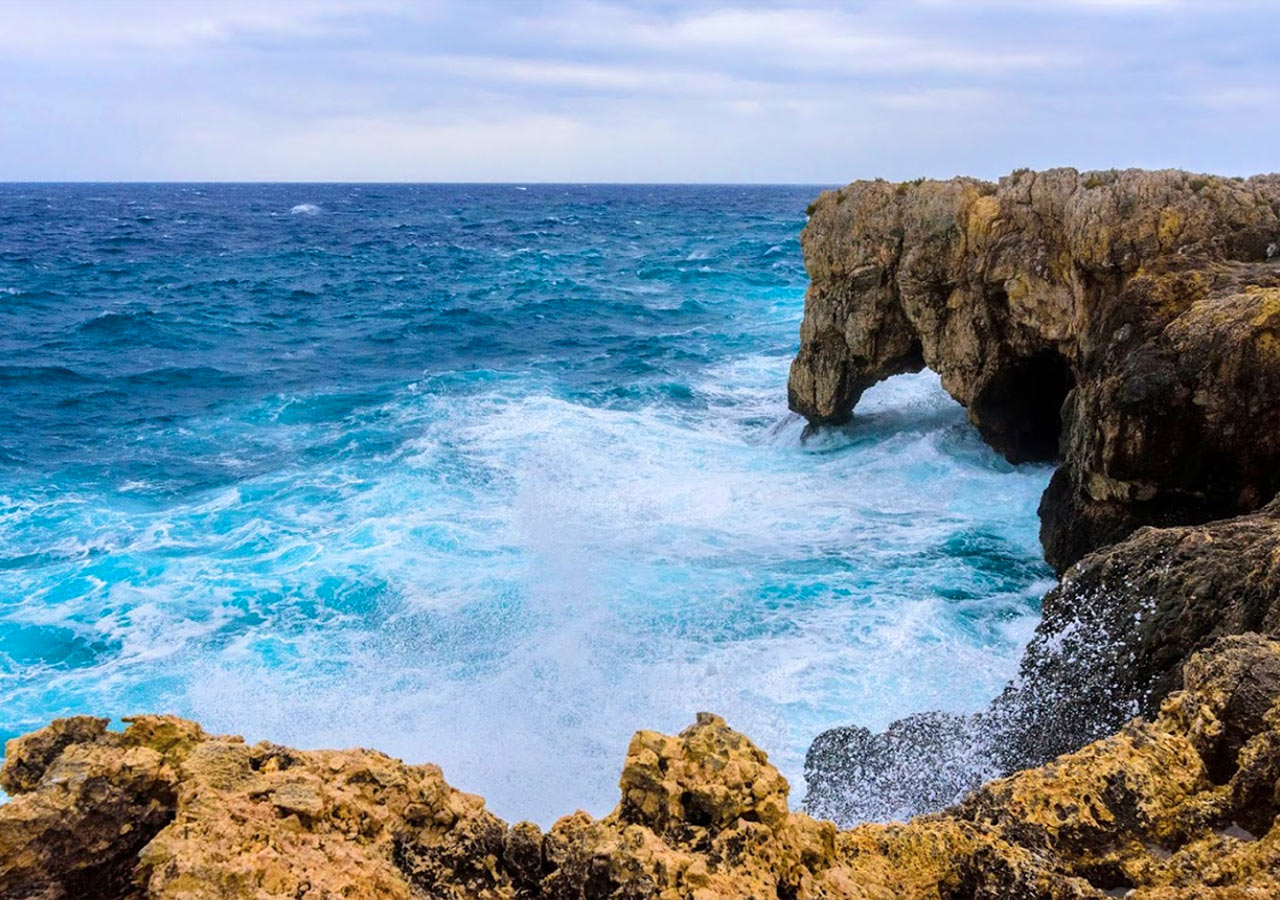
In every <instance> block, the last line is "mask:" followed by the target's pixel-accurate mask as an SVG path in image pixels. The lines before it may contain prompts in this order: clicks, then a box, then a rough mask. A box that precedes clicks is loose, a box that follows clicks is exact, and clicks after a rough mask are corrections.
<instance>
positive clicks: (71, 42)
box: [0, 0, 406, 58]
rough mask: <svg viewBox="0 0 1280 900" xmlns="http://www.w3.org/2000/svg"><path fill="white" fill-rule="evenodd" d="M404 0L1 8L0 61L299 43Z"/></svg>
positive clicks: (64, 1)
mask: <svg viewBox="0 0 1280 900" xmlns="http://www.w3.org/2000/svg"><path fill="white" fill-rule="evenodd" d="M405 8H406V4H405V2H403V0H264V2H256V3H254V2H234V0H231V2H228V0H223V2H217V0H182V2H157V0H98V2H94V3H85V2H71V0H43V2H6V3H0V53H2V54H4V55H6V56H17V57H25V58H45V57H78V56H82V55H83V54H86V53H89V54H108V53H116V52H124V53H129V52H138V51H168V52H173V51H183V50H190V49H192V48H195V47H198V46H200V45H205V44H214V43H219V42H225V41H229V40H232V39H234V38H237V37H243V36H272V37H277V38H289V39H295V40H296V39H306V38H314V37H317V36H320V35H324V34H328V33H331V32H332V30H333V29H334V28H335V27H336V23H337V21H338V20H342V19H347V20H353V19H355V18H357V17H359V16H364V15H369V14H371V13H394V12H403V11H404V10H405Z"/></svg>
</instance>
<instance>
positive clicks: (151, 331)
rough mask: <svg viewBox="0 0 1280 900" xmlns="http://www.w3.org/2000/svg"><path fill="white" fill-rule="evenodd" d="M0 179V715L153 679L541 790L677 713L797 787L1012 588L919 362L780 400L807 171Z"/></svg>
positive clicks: (1008, 611) (537, 796)
mask: <svg viewBox="0 0 1280 900" xmlns="http://www.w3.org/2000/svg"><path fill="white" fill-rule="evenodd" d="M4 190H6V191H10V192H14V191H18V190H26V191H27V193H26V194H23V195H22V196H20V197H10V198H9V201H10V202H9V203H7V204H6V205H5V206H4V207H3V209H5V210H6V211H8V212H10V213H11V214H12V216H13V218H12V219H11V220H10V221H8V222H4V223H0V224H5V225H6V226H7V227H6V229H5V230H4V231H2V232H0V234H2V235H3V238H0V240H2V241H3V243H0V251H3V252H0V284H5V285H13V286H15V290H17V291H18V292H19V293H17V294H15V295H13V296H14V297H15V298H16V300H15V302H14V303H12V304H10V305H8V306H7V307H6V308H5V311H4V313H3V317H4V319H5V321H4V323H3V324H5V325H7V329H6V333H7V336H6V337H4V338H3V340H4V341H5V343H6V350H8V351H9V352H8V353H7V355H6V358H8V359H10V360H18V362H16V363H15V364H12V365H8V366H5V367H4V368H3V371H2V372H0V375H3V378H2V379H0V401H2V402H3V406H4V408H2V409H0V413H6V414H7V415H6V417H5V420H6V421H7V422H8V423H9V424H7V425H6V426H5V427H6V428H8V429H9V430H8V432H7V433H5V434H4V441H3V443H0V452H2V453H3V456H2V457H0V461H3V464H4V465H5V467H6V472H7V475H8V478H7V480H6V484H7V485H8V487H7V488H6V489H5V490H4V491H3V496H2V497H0V692H2V693H3V696H5V697H6V702H5V703H4V704H3V706H0V731H3V732H4V733H5V736H8V735H12V734H14V733H18V732H20V731H23V730H26V729H28V728H32V727H36V726H38V725H39V724H41V723H43V722H44V721H46V720H47V719H48V718H50V717H52V716H55V715H65V714H68V713H74V712H91V713H95V714H101V715H111V716H119V715H124V714H129V713H132V712H138V711H173V712H177V713H180V714H183V715H187V716H191V717H194V718H197V719H199V720H200V721H201V722H202V723H204V725H205V726H206V727H207V728H210V729H213V730H219V731H231V732H236V733H244V734H246V735H247V736H248V737H249V738H250V739H260V738H269V739H271V740H274V741H278V742H281V743H289V744H294V745H298V746H308V747H310V746H345V745H363V746H376V747H378V748H379V749H383V750H386V751H388V752H391V753H393V754H396V755H400V756H403V757H404V758H406V759H409V760H413V761H426V760H430V761H434V762H438V763H440V764H441V765H442V766H443V767H444V769H445V773H446V776H447V777H448V778H449V780H450V781H451V782H452V783H453V784H455V785H457V786H459V787H461V788H463V789H466V790H471V791H476V792H478V793H481V794H484V795H485V797H486V798H487V799H488V800H489V803H490V805H491V807H492V808H493V809H494V810H495V811H496V812H497V813H498V814H499V815H502V816H504V817H507V818H510V819H517V818H532V819H534V820H536V821H540V822H542V823H544V824H545V823H549V822H550V821H551V820H552V819H554V818H555V817H556V816H558V815H560V814H563V813H566V812H569V811H572V810H573V809H575V808H585V809H587V810H589V811H592V812H595V813H603V812H607V811H608V809H609V808H611V807H612V805H613V803H614V802H615V801H616V782H617V776H618V770H619V767H620V765H621V761H622V757H623V753H624V750H625V746H626V743H627V740H628V739H629V737H630V734H631V733H632V732H633V731H634V730H635V729H636V728H640V727H650V728H658V729H662V730H668V731H671V730H678V729H680V728H682V727H683V726H685V725H687V724H688V723H689V722H690V721H692V718H693V715H694V713H695V712H697V711H699V710H704V709H707V710H712V711H715V712H718V713H720V714H721V715H723V716H725V717H726V718H727V719H728V720H729V722H730V724H732V725H733V726H734V727H736V728H738V729H740V730H742V731H745V732H746V733H748V734H749V735H750V736H751V737H752V738H753V739H755V740H756V741H757V743H759V744H760V745H761V746H763V747H764V748H765V749H766V750H768V751H769V753H770V755H771V757H772V758H773V759H774V761H775V762H777V763H778V764H779V765H780V766H781V767H782V768H783V770H784V772H785V773H786V774H787V776H788V777H789V778H790V779H791V780H792V782H793V785H794V794H795V795H796V796H795V799H796V800H797V801H798V799H799V797H798V795H799V793H800V792H801V791H802V788H803V783H802V780H801V776H800V769H801V763H802V760H803V754H804V751H805V749H806V748H807V746H808V743H809V741H810V740H811V739H812V738H813V737H814V736H815V735H816V734H817V733H818V732H819V731H821V730H822V729H824V728H827V727H830V726H832V725H835V724H842V723H847V722H851V721H856V722H859V723H861V724H865V725H868V726H871V727H882V726H883V725H885V724H887V723H888V722H890V721H891V720H892V719H894V718H896V717H898V716H900V715H903V714H906V713H909V712H913V711H917V710H920V709H926V708H938V709H948V710H953V711H964V710H970V709H976V708H977V707H979V706H980V705H982V704H983V703H984V702H985V701H986V700H987V699H988V698H989V697H990V696H991V695H992V694H994V693H995V692H996V691H997V690H998V689H999V687H1000V685H1001V684H1002V682H1003V681H1004V679H1005V678H1007V677H1008V676H1009V675H1010V674H1012V672H1013V670H1014V668H1015V666H1016V661H1017V658H1018V655H1019V651H1020V649H1021V646H1022V644H1023V643H1024V642H1025V640H1026V639H1027V637H1028V636H1029V634H1030V631H1031V629H1032V628H1033V626H1034V622H1035V615H1036V612H1035V602H1036V598H1037V597H1038V596H1039V594H1040V593H1041V592H1042V591H1043V589H1044V587H1045V583H1046V579H1047V572H1046V570H1045V569H1044V568H1043V566H1042V565H1041V564H1040V562H1039V548H1038V545H1037V543H1036V526H1035V505H1036V502H1037V500H1038V496H1039V493H1040V491H1041V490H1042V489H1043V487H1044V485H1045V482H1046V481H1047V477H1048V470H1047V469H1046V468H1044V467H1019V468H1015V467H1011V466H1009V465H1007V464H1005V463H1004V462H1003V461H1001V460H1000V459H999V458H998V457H996V456H995V455H994V454H993V453H992V452H991V451H989V450H988V449H987V448H986V447H984V446H983V445H982V444H981V442H980V441H979V440H978V438H977V436H976V435H975V434H974V433H973V431H972V430H971V429H970V428H969V427H968V426H967V424H966V423H965V420H964V415H963V411H962V410H961V409H960V408H959V407H958V406H956V405H955V404H954V403H953V402H952V401H951V400H950V399H949V398H948V397H947V396H946V395H945V394H944V393H943V392H942V390H941V388H940V387H939V385H938V382H937V379H936V377H935V376H933V375H932V374H931V373H922V374H920V375H918V376H904V377H900V378H897V379H893V380H891V381H889V382H886V383H885V384H883V385H881V386H879V387H877V388H875V389H873V390H872V391H871V392H869V393H868V394H867V396H866V398H865V400H864V402H863V405H862V406H861V407H860V409H859V416H858V418H857V420H856V421H855V422H854V424H853V425H851V426H849V427H848V428H845V429H840V430H834V431H828V432H823V433H821V434H818V435H816V436H813V437H811V438H810V439H808V440H803V439H802V431H803V423H801V422H800V421H798V420H796V419H795V418H794V417H792V416H790V415H789V414H788V413H787V411H786V408H785V379H786V367H787V364H788V362H789V356H790V353H791V352H792V350H793V348H794V344H795V341H796V334H797V329H798V322H799V315H800V312H801V309H802V296H803V289H804V278H803V271H802V269H801V268H800V265H799V248H798V243H797V241H796V235H797V233H798V229H799V228H800V226H801V225H802V224H803V216H802V214H801V213H800V212H799V211H800V210H802V209H803V207H804V201H805V199H806V198H807V197H808V195H809V194H811V193H812V192H813V191H812V189H804V188H758V189H742V188H697V189H694V188H599V187H596V188H555V187H548V186H530V188H529V189H528V190H527V191H523V192H515V191H512V190H510V189H509V188H504V187H493V188H482V187H459V188H447V187H435V188H431V187H426V188H411V187H404V188H376V187H372V186H369V187H344V186H333V187H328V188H308V190H310V191H312V192H313V195H312V196H310V197H306V198H299V197H297V196H296V192H297V190H298V188H291V187H288V186H252V187H250V186H244V187H240V188H236V187H225V188H212V187H209V188H201V189H199V190H200V191H201V193H196V192H195V191H194V190H192V189H181V188H172V187H171V188H159V187H157V188H145V187H132V188H126V187H122V188H113V189H111V190H112V191H114V192H115V193H113V194H109V195H107V196H106V197H105V199H99V200H93V199H92V198H90V197H87V196H81V195H78V194H76V193H75V189H61V190H62V191H63V193H58V190H57V189H49V188H30V189H18V188H5V189H4ZM83 190H87V189H83ZM95 190H96V191H98V192H99V194H100V192H102V191H103V190H105V189H104V188H101V187H98V188H96V189H95ZM315 192H322V194H316V193H315ZM324 192H327V193H324ZM95 196H97V195H95ZM303 201H305V202H303ZM24 204H26V205H28V206H30V207H31V209H29V210H25V211H26V213H27V215H25V216H23V215H21V214H22V212H23V211H24V209H25V207H24ZM308 204H310V205H313V206H316V207H318V208H321V209H323V210H324V211H325V213H324V215H315V216H280V215H279V213H280V212H281V211H290V210H296V209H297V208H298V207H300V206H301V205H308ZM37 211H39V212H40V214H41V215H44V216H45V217H46V218H48V217H52V220H53V222H54V225H53V227H50V225H49V223H48V222H47V221H46V223H45V226H44V233H43V234H39V233H36V232H35V230H34V228H33V230H32V231H31V232H30V233H28V232H26V231H23V230H22V224H21V223H23V222H27V221H29V220H30V215H31V213H34V212H37ZM144 217H145V218H146V220H147V221H146V222H145V223H144V222H142V221H141V220H142V219H143V218H144ZM58 223H61V226H59V225H58ZM15 229H16V230H15Z"/></svg>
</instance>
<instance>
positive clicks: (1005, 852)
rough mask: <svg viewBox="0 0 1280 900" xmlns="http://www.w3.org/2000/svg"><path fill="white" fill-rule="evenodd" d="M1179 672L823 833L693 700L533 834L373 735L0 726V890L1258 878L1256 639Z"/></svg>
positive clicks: (1111, 890)
mask: <svg viewBox="0 0 1280 900" xmlns="http://www.w3.org/2000/svg"><path fill="white" fill-rule="evenodd" d="M1184 677H1185V680H1186V689H1185V690H1183V691H1181V692H1179V693H1175V694H1173V695H1172V696H1170V698H1169V699H1168V700H1167V701H1166V702H1165V704H1164V706H1163V708H1162V709H1161V711H1160V714H1159V715H1158V716H1157V717H1156V718H1155V719H1154V720H1153V721H1151V722H1146V721H1141V720H1138V721H1134V722H1133V723H1131V724H1129V725H1126V726H1125V727H1124V728H1123V729H1122V730H1121V731H1120V732H1119V733H1118V734H1116V735H1114V736H1112V737H1109V738H1106V739H1104V740H1102V741H1098V742H1097V743H1094V744H1091V745H1089V746H1087V747H1085V748H1084V749H1082V750H1080V751H1078V752H1076V753H1072V754H1069V755H1066V756H1063V757H1060V758H1058V759H1057V760H1055V761H1053V762H1052V763H1050V764H1049V765H1046V766H1044V767H1041V768H1039V769H1033V770H1029V771H1025V772H1020V773H1018V774H1016V775H1013V776H1011V777H1009V778H1004V779H1001V780H998V781H993V782H991V783H989V784H987V785H985V786H983V787H981V788H980V789H978V790H977V791H975V792H974V793H973V794H972V795H970V796H969V797H968V798H967V799H966V800H965V801H964V802H963V803H962V804H960V805H959V806H957V807H954V808H952V809H950V810H948V811H946V812H944V813H940V814H935V815H931V816H925V817H921V818H918V819H915V820H913V821H911V822H908V823H905V824H888V825H863V826H860V827H857V828H854V829H851V830H848V831H839V830H837V829H836V827H835V826H834V825H832V824H831V823H830V822H822V821H817V820H815V819H812V818H810V817H809V816H807V815H804V814H802V813H792V812H790V811H789V810H788V809H787V790H788V786H787V783H786V781H785V780H784V779H783V778H782V777H781V775H779V774H778V772H777V770H776V769H775V768H774V767H773V766H771V765H770V764H769V762H768V759H767V758H766V757H765V754H764V753H763V752H762V751H760V750H759V749H758V748H757V747H755V746H754V745H753V744H752V743H751V742H750V741H749V740H747V739H746V738H745V737H743V736H742V735H740V734H737V733H736V732H734V731H732V730H731V729H730V728H728V726H727V725H726V724H725V723H724V722H723V721H722V720H721V719H719V718H717V717H715V716H711V715H701V716H699V717H698V721H697V722H696V723H695V724H694V725H693V726H692V727H690V728H689V729H687V730H686V731H684V732H683V733H681V734H680V735H679V736H677V737H670V736H667V735H661V734H657V733H654V732H640V733H639V734H637V735H636V736H635V738H634V739H633V740H632V742H631V746H630V748H629V749H628V751H627V759H626V763H625V765H624V768H623V774H622V779H621V784H620V787H621V793H622V798H621V802H620V803H619V805H618V808H617V809H616V810H615V811H614V812H613V813H612V814H610V815H609V816H606V817H605V818H603V819H599V820H595V819H593V818H592V817H590V816H588V815H587V814H586V813H581V812H579V813H575V814H573V815H571V816H566V817H565V818H563V819H561V820H560V821H558V822H557V823H556V824H555V825H554V826H553V827H552V829H551V830H550V831H549V832H547V833H546V834H543V833H541V832H540V831H539V829H538V828H537V827H536V826H534V825H532V824H529V823H521V824H518V825H515V826H508V825H507V824H506V823H504V822H502V821H500V820H498V819H497V818H496V817H494V816H493V815H492V814H491V813H489V812H488V811H487V810H486V809H485V808H484V803H483V801H482V800H481V799H480V798H479V797H475V796H473V795H468V794H464V793H461V792H459V791H457V790H455V789H453V788H452V787H450V786H449V785H448V784H447V783H446V782H445V781H444V779H443V777H442V776H441V773H440V770H439V769H438V768H436V767H435V766H430V765H424V766H410V765H405V764H404V763H402V762H400V761H398V760H395V759H391V758H390V757H387V756H384V755H382V754H380V753H376V752H374V751H368V750H347V751H296V750H290V749H288V748H284V747H279V746H276V745H273V744H267V743H262V744H257V745H254V746H248V745H246V744H245V743H244V742H243V741H242V740H240V739H239V738H234V737H224V736H215V735H209V734H206V733H204V732H203V731H202V730H201V729H200V728H199V726H197V725H195V724H194V723H191V722H185V721H183V720H180V719H174V718H171V717H141V718H138V719H134V720H132V723H131V724H130V726H129V728H128V729H127V730H125V731H124V732H123V733H115V732H109V731H107V730H106V729H105V727H104V725H105V723H104V722H103V721H102V720H98V719H88V718H80V719H70V720H62V721H59V722H56V723H54V724H53V725H51V726H50V727H49V728H46V729H44V730H42V731H39V732H36V733H35V734H32V735H28V736H27V737H25V738H20V739H18V740H15V741H12V742H10V744H9V746H8V747H7V751H6V752H7V759H6V762H5V767H4V771H3V779H4V781H3V783H4V785H5V787H6V789H7V790H10V791H12V792H13V793H14V794H15V795H16V796H15V797H14V799H13V800H12V801H10V802H9V803H8V804H6V805H4V806H0V898H5V900H11V898H46V900H53V898H71V897H75V898H157V900H158V898H166V900H170V898H182V900H203V898H250V897H252V898H266V900H270V898H291V900H320V898H339V897H341V898H350V900H360V898H375V897H376V898H406V900H408V898H414V900H421V898H459V900H460V898H495V900H496V898H503V900H516V898H565V900H568V898H573V900H594V898H612V900H631V898H664V900H676V898H688V900H715V898H726V900H728V898H733V900H741V898H759V900H774V898H778V900H792V898H850V900H890V898H895V900H912V898H920V900H925V898H928V900H940V898H947V900H960V898H987V900H996V898H1030V900H1084V898H1092V900H1100V898H1103V897H1108V896H1118V895H1119V893H1124V895H1125V896H1127V897H1131V898H1134V900H1174V898H1199V897H1205V898H1208V897H1214V898H1224V900H1225V898H1236V897H1240V898H1245V897H1270V896H1280V880H1277V873H1278V872H1280V829H1277V828H1275V816H1276V813H1277V812H1278V811H1280V800H1277V797H1278V796H1280V794H1278V789H1280V644H1276V643H1272V642H1269V641H1267V640H1264V639H1262V638H1260V637H1258V636H1256V635H1252V636H1248V637H1237V638H1228V639H1223V640H1222V641H1220V642H1219V643H1218V644H1216V645H1215V646H1214V648H1213V649H1212V651H1211V652H1207V653H1204V654H1201V655H1197V656H1194V657H1193V658H1192V659H1191V661H1190V662H1189V663H1188V664H1187V665H1186V667H1185V672H1184ZM1125 892H1127V893H1125Z"/></svg>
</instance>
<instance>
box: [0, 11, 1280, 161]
mask: <svg viewBox="0 0 1280 900" xmlns="http://www.w3.org/2000/svg"><path fill="white" fill-rule="evenodd" d="M1223 8H1224V7H1222V6H1221V5H1216V4H1214V5H1210V4H1202V3H1190V2H1182V3H1178V2H1172V0H1170V2H1163V3H1159V4H1157V3H1155V2H1143V0H1112V2H1107V0H1044V2H1037V3H1022V4H1014V3H1011V2H999V0H918V2H866V3H860V4H857V5H854V4H844V3H840V4H837V3H833V2H808V3H805V2H784V0H776V2H770V0H737V2H711V0H703V2H690V3H685V4H675V3H673V2H668V0H652V2H639V0H636V2H625V3H624V2H598V0H597V2H576V0H561V2H555V0H551V2H545V3H537V4H533V3H528V4H525V3H512V2H502V0H436V2H431V3H424V2H408V0H404V2H401V0H309V2H301V0H296V2H294V0H257V2H252V3H250V2H243V3H238V2H213V0H187V2H183V3H167V4H161V3H151V2H142V0H115V2H101V3H93V4H82V3H71V2H66V0H46V2H43V3H3V2H0V65H3V66H4V67H5V72H6V76H5V77H4V78H0V106H2V107H3V108H4V109H5V115H4V116H3V117H0V178H30V179H61V178H72V179H76V178H83V179H155V178H173V179H218V178H229V179H312V178H314V179H322V180H343V179H360V180H383V179H389V180H398V179H410V180H454V179H465V180H508V179H516V180H534V179H538V180H569V181H577V180H623V181H625V180H661V181H679V180H713V181H725V180H763V181H821V182H834V181H843V180H847V179H848V178H852V177H855V176H865V175H873V176H874V175H885V176H904V177H911V176H915V175H920V174H955V173H956V172H959V171H964V170H968V171H971V172H973V173H974V174H981V175H996V174H999V173H1000V172H1001V171H1003V170H1007V169H1010V168H1013V167H1016V166H1018V165H1045V164H1079V165H1082V166H1109V165H1186V166H1190V167H1193V168H1198V169H1222V170H1228V171H1234V172H1243V171H1249V170H1252V169H1258V168H1269V167H1272V166H1274V161H1273V159H1272V158H1271V157H1270V156H1269V155H1268V152H1267V150H1266V148H1268V147H1274V146H1275V144H1276V142H1277V138H1280V124H1275V122H1274V119H1275V117H1272V116H1268V115H1266V114H1265V113H1266V111H1267V110H1269V109H1271V108H1274V99H1275V88H1274V85H1276V84H1278V83H1280V61H1277V58H1276V55H1275V52H1274V37H1275V35H1276V34H1277V33H1278V32H1280V7H1277V6H1274V5H1269V6H1263V5H1244V4H1239V3H1237V4H1234V5H1230V6H1229V9H1230V13H1229V14H1223V12H1222V9H1223ZM1210 128H1211V129H1212V133H1206V130H1207V129H1210ZM1224 134H1230V135H1232V136H1233V139H1232V140H1222V136H1223V135H1224ZM1236 136H1239V137H1241V138H1242V139H1239V140H1237V139H1235V137H1236Z"/></svg>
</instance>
